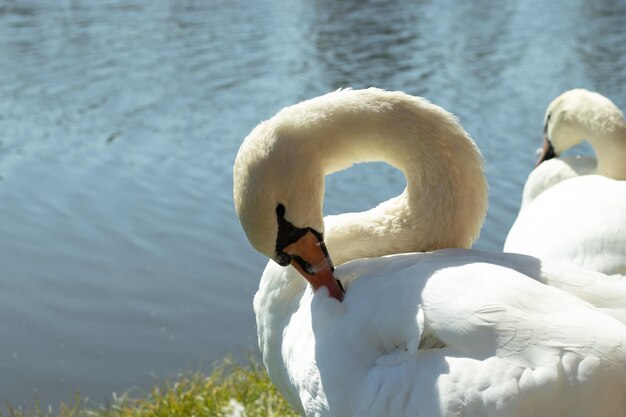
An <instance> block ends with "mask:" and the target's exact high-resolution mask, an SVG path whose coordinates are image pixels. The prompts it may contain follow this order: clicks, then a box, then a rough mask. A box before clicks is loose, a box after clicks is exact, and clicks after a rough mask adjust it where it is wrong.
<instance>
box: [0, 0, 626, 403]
mask: <svg viewBox="0 0 626 417" xmlns="http://www.w3.org/2000/svg"><path fill="white" fill-rule="evenodd" d="M625 39H626V3H625V2H624V1H623V0H607V1H593V2H591V1H582V0H580V1H566V0H560V1H554V2H543V1H538V0H532V1H525V2H499V3H497V4H496V3H493V2H488V1H474V2H463V3H461V2H454V1H435V0H431V1H428V0H422V1H409V2H407V1H373V0H372V1H367V2H363V1H356V0H352V1H342V2H334V1H325V0H322V1H315V2H309V1H306V0H295V1H291V2H284V1H278V0H264V1H258V2H249V1H243V0H233V1H228V2H224V1H182V0H171V1H144V2H140V1H126V0H120V1H99V2H96V1H69V0H68V1H64V2H48V1H44V0H41V1H7V0H4V1H3V0H0V338H1V339H0V402H2V403H4V402H6V401H10V402H12V403H13V404H15V405H20V404H23V403H25V402H28V401H29V400H31V399H32V398H33V397H37V398H39V399H40V400H41V402H42V403H43V404H47V403H50V402H52V403H56V402H57V401H59V400H69V399H71V398H72V396H73V394H74V392H75V391H76V390H79V391H80V392H81V393H82V394H83V395H85V396H88V397H90V398H91V399H93V400H95V401H97V402H104V401H105V400H106V399H107V398H110V396H111V393H112V392H113V391H117V392H121V391H125V390H126V389H128V388H129V387H131V386H141V387H148V386H150V385H151V384H152V383H153V382H154V378H155V377H164V376H167V375H173V374H175V373H177V372H179V371H184V370H189V369H192V370H195V369H198V368H201V367H202V365H203V364H204V365H206V364H210V363H212V362H213V361H215V360H217V359H219V358H222V357H224V356H225V355H226V354H227V353H229V352H232V353H234V354H235V355H236V356H239V357H241V356H243V354H244V353H245V352H246V349H250V348H254V347H255V344H256V333H255V329H254V318H253V313H252V306H251V301H252V296H253V294H254V292H255V290H256V287H257V285H258V277H259V276H260V273H261V271H262V268H263V265H264V263H265V259H264V258H263V257H262V256H260V255H258V254H256V253H255V252H254V251H253V250H252V249H251V248H250V247H249V245H248V243H247V241H246V239H245V236H244V235H243V232H242V231H241V229H240V226H239V224H238V222H237V220H236V218H235V214H234V211H233V208H232V196H231V189H232V178H231V167H232V163H233V160H234V157H235V154H236V151H237V149H238V146H239V144H240V142H241V140H242V139H243V138H244V137H245V136H246V134H247V133H248V132H249V131H250V130H251V129H252V128H253V127H254V126H255V125H256V124H257V123H258V122H259V121H261V120H263V119H266V118H268V117H270V116H272V115H273V114H274V113H275V112H276V111H278V110H279V109H280V108H282V107H283V106H285V105H288V104H292V103H295V102H297V101H300V100H302V99H305V98H309V97H313V96H317V95H320V94H322V93H325V92H328V91H331V90H334V89H337V88H339V87H354V88H358V87H367V86H378V87H382V88H386V89H391V90H395V89H399V90H404V91H406V92H409V93H412V94H415V95H421V96H424V97H426V98H428V99H430V100H431V101H433V102H435V103H437V104H440V105H442V106H444V107H445V108H447V109H448V110H450V111H452V112H453V113H455V114H457V115H458V116H459V117H460V119H461V122H462V123H463V125H464V126H465V128H466V129H467V130H468V131H469V132H470V133H471V134H472V136H473V137H474V138H475V139H476V141H477V142H478V144H479V146H480V148H481V150H482V151H483V154H484V156H485V158H486V161H487V175H488V179H489V183H490V187H491V197H490V199H491V200H490V210H489V214H488V217H487V220H486V222H485V226H484V228H483V232H482V234H481V237H480V240H479V241H478V243H477V247H479V248H482V249H488V250H500V249H501V246H502V243H503V241H504V238H505V236H506V233H507V231H508V228H509V227H510V225H511V224H512V222H513V220H514V218H515V216H516V212H517V208H518V206H519V201H520V195H521V189H522V185H523V183H524V180H525V178H526V175H527V173H528V171H529V169H530V168H531V167H532V165H533V162H534V160H535V155H534V150H535V148H537V147H538V146H539V145H540V143H539V141H540V135H541V123H542V118H543V113H544V110H545V106H546V105H547V103H548V102H549V101H550V100H551V99H552V98H553V97H554V96H556V95H557V94H559V93H560V92H562V91H563V90H565V89H568V88H572V87H586V88H589V89H593V90H597V91H599V92H601V93H603V94H605V95H607V96H609V97H610V98H612V99H613V100H614V101H615V102H616V104H618V105H619V106H620V107H621V108H626V43H625V42H624V40H625ZM583 151H584V150H583ZM587 151H588V150H587ZM403 186H404V181H403V178H402V177H401V175H400V174H399V173H397V172H395V171H394V170H393V169H391V168H389V167H387V166H384V165H380V164H368V165H366V166H359V167H356V168H354V169H352V170H349V171H346V172H344V173H340V174H336V175H334V176H333V177H331V178H330V179H329V181H328V189H327V193H326V194H327V204H326V209H327V212H328V213H337V212H341V211H345V210H361V209H365V208H368V207H370V206H373V205H375V204H376V203H377V202H379V201H381V200H383V199H386V198H388V197H391V196H392V195H394V194H397V193H399V192H400V191H401V190H402V188H403Z"/></svg>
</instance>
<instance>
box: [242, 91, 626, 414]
mask: <svg viewBox="0 0 626 417" xmlns="http://www.w3.org/2000/svg"><path fill="white" fill-rule="evenodd" d="M381 159H382V160H385V161H387V162H389V163H391V164H392V165H394V166H396V167H398V168H399V169H401V170H402V171H403V172H404V174H405V176H406V178H407V187H406V189H405V191H404V192H403V193H402V194H401V195H400V196H398V197H396V198H394V199H391V200H389V201H387V202H384V203H382V204H380V205H379V206H377V207H375V208H373V209H372V210H369V211H366V212H363V213H350V214H343V215H338V216H330V217H327V218H325V219H323V218H322V204H323V188H324V176H325V175H326V174H328V173H330V172H333V171H335V170H338V169H343V168H345V167H347V166H349V165H350V164H352V163H355V162H361V161H370V160H381ZM234 197H235V205H236V209H237V214H238V216H239V218H240V220H241V223H242V226H243V228H244V230H245V232H246V234H247V236H248V238H249V239H250V242H251V243H252V245H253V246H254V247H255V248H256V249H257V250H259V251H260V252H262V253H264V254H265V255H267V256H269V257H270V258H272V259H274V260H275V261H276V262H273V261H270V262H269V263H268V265H267V267H266V269H265V271H264V273H263V276H262V278H261V283H260V287H259V291H258V293H257V294H256V296H255V299H254V308H255V313H256V319H257V327H258V336H259V347H260V348H261V351H262V353H263V361H264V363H265V365H266V367H267V369H268V372H269V374H270V377H271V378H272V380H273V381H274V383H275V384H276V385H277V387H278V388H279V389H280V390H281V392H282V393H283V394H284V395H285V397H286V398H287V399H288V400H289V402H290V403H291V404H292V405H293V406H294V407H295V408H296V409H297V410H298V411H299V412H301V413H302V414H306V415H308V416H331V415H332V416H367V415H373V416H382V415H393V416H403V415H407V416H408V415H411V416H416V415H425V416H443V415H474V416H475V415H492V416H499V415H502V416H504V415H506V416H528V415H574V414H576V415H595V416H609V415H611V416H615V415H626V346H624V345H625V344H626V327H625V326H624V325H623V324H622V323H620V322H619V321H617V320H615V319H614V318H612V317H610V316H609V315H607V314H604V313H602V312H601V311H599V310H597V309H596V308H594V307H592V306H591V305H590V304H588V303H587V302H585V301H583V300H581V299H579V298H577V297H574V296H572V295H570V294H567V293H565V292H563V291H561V290H558V289H556V288H552V287H549V286H546V285H543V284H541V283H539V282H537V281H535V280H533V279H530V278H529V277H533V278H536V279H546V277H549V276H550V275H551V273H552V272H554V271H552V272H550V271H547V270H546V269H545V268H542V265H541V264H540V262H539V261H538V260H537V259H535V258H531V257H527V256H522V255H512V254H509V255H507V254H498V255H496V254H486V253H483V252H477V251H468V250H463V249H449V250H443V251H435V252H432V253H412V254H404V255H393V256H382V257H381V255H386V254H393V253H401V252H408V251H421V250H434V249H438V248H445V247H460V248H463V247H469V246H470V245H471V244H472V242H473V241H474V239H475V238H476V236H477V234H478V231H479V229H480V226H481V224H482V221H483V218H484V215H485V211H486V206H487V186H486V181H485V178H484V175H483V172H482V158H481V156H480V154H479V152H478V150H477V149H476V147H475V144H474V143H473V141H472V140H471V139H470V138H469V136H468V135H467V134H466V133H465V131H464V130H463V129H462V128H461V127H460V125H459V124H458V123H457V122H456V120H455V119H454V118H453V117H452V116H451V115H450V114H449V113H447V112H445V111H444V110H443V109H441V108H440V107H437V106H435V105H432V104H430V103H429V102H427V101H425V100H423V99H419V98H416V97H411V96H408V95H406V94H403V93H399V92H385V91H381V90H377V89H368V90H358V91H353V90H342V91H337V92H334V93H330V94H327V95H325V96H321V97H318V98H315V99H312V100H309V101H305V102H302V103H300V104H297V105H295V106H291V107H288V108H285V109H283V110H282V111H281V112H279V113H278V114H277V115H276V116H274V117H273V118H272V119H270V120H268V121H266V122H263V123H261V124H260V125H259V126H257V127H256V128H255V129H254V130H253V131H252V132H251V134H250V135H249V136H248V137H247V138H246V140H245V141H244V143H243V145H242V147H241V149H240V151H239V154H238V156H237V160H236V162H235V167H234ZM329 254H330V255H332V257H333V259H334V260H335V261H336V262H337V264H341V265H340V266H339V267H338V268H337V270H336V271H335V272H334V274H333V265H332V262H331V261H330V256H329ZM357 258H369V259H357ZM353 259H357V260H354V261H352V262H348V261H350V260H353ZM345 262H347V263H345ZM279 264H281V265H288V264H291V265H292V266H293V267H294V268H291V267H286V268H285V267H283V266H280V265H279ZM566 268H574V269H575V267H566ZM590 274H593V273H592V272H590ZM556 275H558V271H557V272H556ZM301 276H304V277H305V278H306V279H307V280H308V281H309V282H310V283H311V284H312V285H311V286H309V285H307V284H306V281H304V280H303V279H301ZM335 279H337V281H335ZM592 280H593V279H592ZM313 288H317V289H320V290H319V291H316V292H315V291H313ZM343 289H346V292H345V295H344V294H343ZM329 295H330V296H329ZM344 297H345V298H344ZM335 298H337V299H341V298H344V301H343V302H342V303H340V302H338V301H337V300H336V299H335ZM426 343H428V345H429V346H439V347H441V346H445V347H443V348H433V349H426V348H425V344H426Z"/></svg>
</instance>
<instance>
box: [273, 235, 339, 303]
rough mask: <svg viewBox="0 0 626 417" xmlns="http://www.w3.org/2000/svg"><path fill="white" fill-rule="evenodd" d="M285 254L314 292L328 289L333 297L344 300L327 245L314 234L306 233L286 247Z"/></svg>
mask: <svg viewBox="0 0 626 417" xmlns="http://www.w3.org/2000/svg"><path fill="white" fill-rule="evenodd" d="M284 252H285V253H286V254H288V255H290V256H291V265H293V267H294V268H296V269H297V270H298V272H300V274H302V276H303V277H304V278H306V280H307V281H309V283H310V284H311V286H312V287H313V289H314V290H317V289H318V288H320V287H326V288H328V292H329V294H330V296H331V297H333V298H336V299H337V300H339V301H341V300H343V294H344V290H343V287H342V286H341V283H340V282H339V281H337V280H336V279H335V277H334V275H333V271H334V270H335V268H334V267H333V263H332V261H331V260H330V256H329V255H328V251H327V250H326V245H325V244H324V242H322V241H319V240H318V237H317V236H316V235H315V234H314V233H313V232H311V231H308V232H307V233H305V234H304V235H303V236H302V237H301V238H299V239H298V240H296V241H295V242H293V243H292V244H290V245H289V246H287V247H285V249H284Z"/></svg>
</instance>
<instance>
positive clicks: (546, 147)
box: [535, 135, 556, 168]
mask: <svg viewBox="0 0 626 417" xmlns="http://www.w3.org/2000/svg"><path fill="white" fill-rule="evenodd" d="M554 157H556V153H555V152H554V148H553V147H552V144H551V143H550V141H549V140H548V137H547V136H545V135H544V137H543V149H541V154H540V155H539V159H538V160H537V163H536V164H535V168H537V167H538V166H539V164H540V163H542V162H543V161H547V160H548V159H552V158H554Z"/></svg>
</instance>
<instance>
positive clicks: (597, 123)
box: [537, 88, 623, 164]
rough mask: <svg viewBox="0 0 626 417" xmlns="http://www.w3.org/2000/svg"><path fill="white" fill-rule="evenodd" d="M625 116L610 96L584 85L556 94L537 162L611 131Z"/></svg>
mask: <svg viewBox="0 0 626 417" xmlns="http://www.w3.org/2000/svg"><path fill="white" fill-rule="evenodd" d="M622 119H623V115H622V112H621V111H620V109H619V108H618V107H617V106H616V105H615V104H614V103H613V102H612V101H611V100H609V99H608V98H606V97H604V96H603V95H601V94H598V93H594V92H592V91H588V90H585V89H582V88H578V89H574V90H568V91H566V92H564V93H563V94H561V95H560V96H558V97H557V98H555V99H554V100H553V101H552V102H551V103H550V105H549V106H548V108H547V110H546V113H545V117H544V154H543V155H542V157H541V158H540V160H539V161H538V163H537V164H539V163H541V162H543V161H544V160H547V159H550V158H552V157H554V156H559V155H560V154H561V153H562V152H564V151H565V150H567V149H569V148H571V147H572V146H575V145H578V144H579V143H580V142H582V141H583V140H585V139H593V138H596V137H598V136H606V135H610V134H611V133H612V131H613V130H614V129H615V126H617V125H618V123H619V122H620V121H621V120H622Z"/></svg>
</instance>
